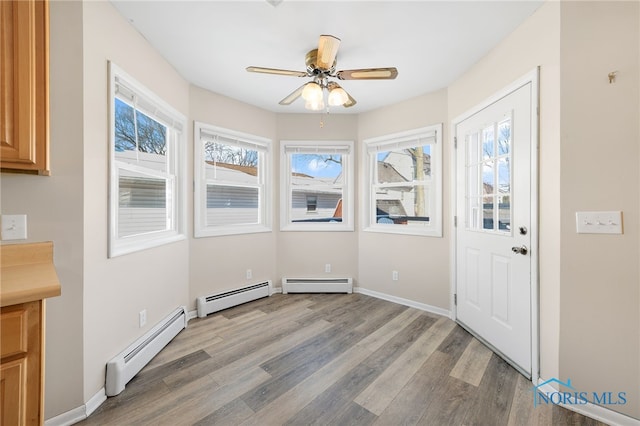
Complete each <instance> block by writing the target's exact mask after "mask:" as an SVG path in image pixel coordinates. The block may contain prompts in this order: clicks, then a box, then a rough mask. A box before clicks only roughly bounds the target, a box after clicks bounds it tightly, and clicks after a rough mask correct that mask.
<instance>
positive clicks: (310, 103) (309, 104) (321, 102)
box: [304, 98, 324, 111]
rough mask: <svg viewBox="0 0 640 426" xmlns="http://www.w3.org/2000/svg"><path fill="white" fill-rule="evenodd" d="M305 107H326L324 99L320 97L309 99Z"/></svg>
mask: <svg viewBox="0 0 640 426" xmlns="http://www.w3.org/2000/svg"><path fill="white" fill-rule="evenodd" d="M304 107H305V108H306V109H309V110H311V111H321V110H323V109H324V100H323V99H322V98H320V100H319V101H307V102H305V104H304Z"/></svg>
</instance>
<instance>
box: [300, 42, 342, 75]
mask: <svg viewBox="0 0 640 426" xmlns="http://www.w3.org/2000/svg"><path fill="white" fill-rule="evenodd" d="M304 63H305V64H306V65H307V72H308V73H309V75H312V76H317V75H320V74H324V75H323V77H324V76H332V75H333V73H334V72H335V70H336V64H337V63H338V59H337V58H336V59H334V60H333V65H331V68H329V69H327V70H322V69H320V68H318V65H317V64H318V49H313V50H310V51H309V52H308V53H307V55H306V56H305V58H304Z"/></svg>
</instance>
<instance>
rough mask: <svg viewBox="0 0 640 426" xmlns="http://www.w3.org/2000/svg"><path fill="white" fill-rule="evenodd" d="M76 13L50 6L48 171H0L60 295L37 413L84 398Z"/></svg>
mask: <svg viewBox="0 0 640 426" xmlns="http://www.w3.org/2000/svg"><path fill="white" fill-rule="evenodd" d="M82 13H83V4H82V3H79V2H58V1H56V2H52V3H51V6H50V26H51V40H50V50H49V52H50V81H51V88H50V118H51V128H50V141H51V176H50V177H41V176H26V175H21V174H8V173H3V174H2V178H1V189H2V214H26V215H27V221H28V222H27V227H28V236H29V239H28V240H27V242H38V241H53V242H54V263H55V265H56V270H57V272H58V278H59V279H60V282H61V283H62V295H61V296H60V297H56V298H52V299H49V300H48V301H47V302H46V309H47V316H46V322H47V323H46V346H45V351H46V355H47V356H46V361H45V374H46V375H45V395H46V397H45V418H48V417H51V416H52V415H56V414H59V413H61V412H64V411H67V410H70V409H72V408H75V407H78V406H80V405H82V404H83V403H84V401H85V399H84V394H83V388H84V385H83V381H82V378H83V370H82V366H83V364H84V340H83V317H82V313H83V311H82V299H83V251H84V241H83V221H84V212H83V205H82V203H83V198H82V193H83V187H84V181H83V169H84V167H83V151H84V148H83V144H82V141H83V115H84V105H83V97H82V95H83V75H82V55H83V52H82V31H83V28H82Z"/></svg>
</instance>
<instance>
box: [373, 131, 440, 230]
mask: <svg viewBox="0 0 640 426" xmlns="http://www.w3.org/2000/svg"><path fill="white" fill-rule="evenodd" d="M441 146H442V125H436V126H430V127H425V128H421V129H415V130H411V131H408V132H403V133H397V134H393V135H387V136H383V137H380V138H375V139H368V140H365V150H366V158H367V168H368V180H367V191H366V194H365V204H366V206H365V208H364V209H363V210H364V212H365V215H366V217H365V218H364V223H365V230H369V231H377V232H391V233H402V234H416V235H431V236H441V235H442V225H441V211H442V206H441V198H442V194H441V176H442V169H441V164H442V154H441V152H442V150H441Z"/></svg>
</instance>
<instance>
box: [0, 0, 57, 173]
mask: <svg viewBox="0 0 640 426" xmlns="http://www.w3.org/2000/svg"><path fill="white" fill-rule="evenodd" d="M48 32H49V28H48V3H47V2H46V1H43V0H29V1H22V0H17V1H16V0H14V1H2V2H0V159H1V162H2V164H1V167H2V169H3V170H7V169H9V170H21V171H30V172H39V173H41V174H48V170H49V164H48V162H49V158H48V157H49V153H48V146H49V145H48V137H49V131H48V120H49V118H48V115H49V110H48V104H49V100H48V98H49V93H48Z"/></svg>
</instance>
